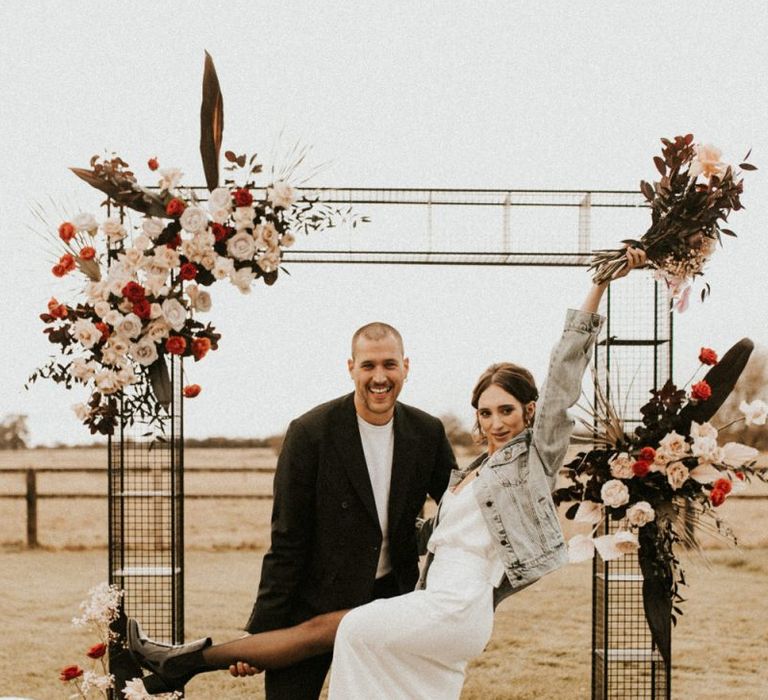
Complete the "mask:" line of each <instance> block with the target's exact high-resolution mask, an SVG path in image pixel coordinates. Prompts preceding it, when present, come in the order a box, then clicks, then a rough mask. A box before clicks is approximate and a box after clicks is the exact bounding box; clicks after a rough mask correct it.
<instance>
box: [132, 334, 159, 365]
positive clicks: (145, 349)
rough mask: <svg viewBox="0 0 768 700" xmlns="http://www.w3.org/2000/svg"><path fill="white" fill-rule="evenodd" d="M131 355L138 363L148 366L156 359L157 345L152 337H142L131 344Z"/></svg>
mask: <svg viewBox="0 0 768 700" xmlns="http://www.w3.org/2000/svg"><path fill="white" fill-rule="evenodd" d="M131 356H132V357H133V359H134V360H136V362H138V363H139V364H140V365H143V366H144V367H149V365H151V364H152V363H153V362H154V361H155V360H156V359H157V346H156V345H155V342H154V341H153V340H152V339H150V338H147V337H144V338H142V339H141V340H140V341H139V342H138V343H134V344H133V345H132V346H131Z"/></svg>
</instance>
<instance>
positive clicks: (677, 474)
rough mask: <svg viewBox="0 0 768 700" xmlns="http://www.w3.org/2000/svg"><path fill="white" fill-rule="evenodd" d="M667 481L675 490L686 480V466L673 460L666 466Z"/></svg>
mask: <svg viewBox="0 0 768 700" xmlns="http://www.w3.org/2000/svg"><path fill="white" fill-rule="evenodd" d="M667 481H668V482H669V485H670V486H671V487H672V488H673V489H674V490H675V491H677V490H678V489H679V488H681V487H682V485H683V484H684V483H685V482H686V481H688V467H686V466H685V465H684V464H680V462H675V463H674V464H670V465H669V466H668V467H667Z"/></svg>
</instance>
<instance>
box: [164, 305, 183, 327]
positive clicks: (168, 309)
mask: <svg viewBox="0 0 768 700" xmlns="http://www.w3.org/2000/svg"><path fill="white" fill-rule="evenodd" d="M161 306H162V309H163V316H164V317H165V320H166V321H168V325H170V327H171V328H173V330H175V331H180V330H181V329H182V328H183V327H184V323H185V322H186V320H187V310H186V309H185V308H184V307H183V306H182V305H181V304H180V303H179V301H178V299H166V300H165V301H164V302H163V303H162V304H161Z"/></svg>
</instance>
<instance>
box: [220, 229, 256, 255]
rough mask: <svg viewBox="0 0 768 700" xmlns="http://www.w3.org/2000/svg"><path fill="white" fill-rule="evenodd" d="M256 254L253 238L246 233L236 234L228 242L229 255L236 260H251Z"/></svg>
mask: <svg viewBox="0 0 768 700" xmlns="http://www.w3.org/2000/svg"><path fill="white" fill-rule="evenodd" d="M255 252H256V243H255V241H254V240H253V236H252V235H251V234H250V233H246V232H245V231H240V232H238V233H236V234H235V235H234V236H232V238H230V239H229V240H228V241H227V253H228V254H229V256H230V257H232V258H235V260H250V259H251V258H253V254H254V253H255Z"/></svg>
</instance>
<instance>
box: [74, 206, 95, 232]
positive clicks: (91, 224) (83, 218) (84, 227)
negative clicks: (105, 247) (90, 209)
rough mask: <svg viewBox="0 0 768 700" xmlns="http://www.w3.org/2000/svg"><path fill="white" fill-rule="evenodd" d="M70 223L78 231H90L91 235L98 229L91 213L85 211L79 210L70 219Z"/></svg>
mask: <svg viewBox="0 0 768 700" xmlns="http://www.w3.org/2000/svg"><path fill="white" fill-rule="evenodd" d="M72 225H73V226H74V227H75V228H76V229H77V230H78V231H85V232H86V233H90V234H91V235H92V236H93V235H94V234H95V233H96V231H98V229H99V224H98V223H97V222H96V219H95V218H94V217H93V214H88V213H85V212H81V213H80V214H78V215H77V216H76V217H75V218H74V219H72Z"/></svg>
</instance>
